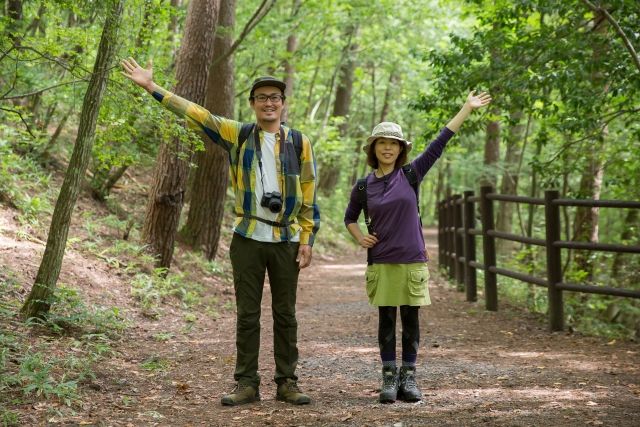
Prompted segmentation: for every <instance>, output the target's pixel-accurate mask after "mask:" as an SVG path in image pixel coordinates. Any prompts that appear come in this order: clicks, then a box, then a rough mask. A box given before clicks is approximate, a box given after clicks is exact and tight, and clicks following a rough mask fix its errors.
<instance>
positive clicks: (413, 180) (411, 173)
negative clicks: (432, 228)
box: [402, 164, 422, 227]
mask: <svg viewBox="0 0 640 427" xmlns="http://www.w3.org/2000/svg"><path fill="white" fill-rule="evenodd" d="M402 172H403V173H404V176H406V177H407V181H409V184H411V188H413V191H414V193H416V205H417V207H418V218H419V219H420V226H421V227H422V216H421V215H420V189H419V186H418V174H417V173H416V171H415V169H413V168H412V167H411V165H410V164H407V165H404V166H402Z"/></svg>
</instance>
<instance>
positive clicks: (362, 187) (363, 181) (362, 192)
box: [356, 177, 373, 234]
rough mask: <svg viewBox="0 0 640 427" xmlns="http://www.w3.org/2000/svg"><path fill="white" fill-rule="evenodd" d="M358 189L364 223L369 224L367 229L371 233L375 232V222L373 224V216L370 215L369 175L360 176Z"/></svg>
mask: <svg viewBox="0 0 640 427" xmlns="http://www.w3.org/2000/svg"><path fill="white" fill-rule="evenodd" d="M356 190H357V191H358V192H357V193H356V194H357V197H358V202H359V203H360V206H362V212H363V213H364V223H365V224H366V225H367V231H368V232H369V234H372V233H373V224H371V217H370V216H369V207H368V205H367V177H364V178H360V179H358V181H357V182H356Z"/></svg>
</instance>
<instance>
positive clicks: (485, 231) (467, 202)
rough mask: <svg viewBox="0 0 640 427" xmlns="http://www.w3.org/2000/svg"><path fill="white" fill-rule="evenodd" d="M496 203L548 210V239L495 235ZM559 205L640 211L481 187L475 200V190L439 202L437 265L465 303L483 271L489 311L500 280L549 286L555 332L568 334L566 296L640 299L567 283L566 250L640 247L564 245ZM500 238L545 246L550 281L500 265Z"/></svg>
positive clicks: (638, 294) (627, 204) (630, 205)
mask: <svg viewBox="0 0 640 427" xmlns="http://www.w3.org/2000/svg"><path fill="white" fill-rule="evenodd" d="M494 201H503V202H514V203H523V204H530V205H531V204H533V205H541V206H544V211H545V238H544V239H540V238H532V237H527V236H520V235H516V234H512V233H505V232H502V231H498V230H496V229H495V226H494V211H493V203H494ZM476 203H478V204H479V207H480V216H481V227H482V229H477V228H476V219H475V212H476V205H475V204H476ZM560 206H588V207H607V208H627V209H640V202H633V201H620V200H573V199H561V198H560V195H559V192H558V191H557V190H548V191H545V195H544V199H539V198H533V197H522V196H512V195H503V194H496V193H494V192H493V188H492V187H491V186H483V187H481V188H480V195H479V196H475V195H474V193H473V191H465V192H464V194H463V195H459V194H456V195H453V196H451V197H449V198H447V199H445V200H442V201H440V202H439V203H438V255H439V257H438V260H439V261H438V262H439V265H440V267H442V268H445V269H446V270H447V271H448V275H449V278H450V279H452V280H455V282H456V284H457V288H458V290H461V291H462V290H464V291H466V298H467V301H476V300H477V283H476V270H477V269H480V270H483V271H484V296H485V305H486V309H487V310H492V311H496V310H498V280H497V276H498V275H502V276H507V277H511V278H513V279H517V280H520V281H522V282H526V283H531V284H533V285H537V286H542V287H546V288H547V297H548V304H549V328H550V330H551V331H561V330H563V329H564V309H563V299H562V296H563V295H562V293H563V291H572V292H582V293H593V294H601V295H612V296H622V297H630V298H640V291H637V290H631V289H620V288H612V287H609V286H594V285H588V284H585V283H566V282H564V278H563V275H562V261H561V260H562V257H561V250H562V249H576V250H592V251H598V252H624V253H634V254H640V246H633V245H618V244H607V243H589V242H570V241H564V240H561V238H560ZM477 236H482V253H483V263H479V262H478V261H477V260H476V237H477ZM496 239H503V240H509V241H512V242H519V243H524V244H527V245H535V246H543V247H545V249H546V255H547V256H546V271H547V274H546V277H545V278H542V277H535V276H532V275H530V274H525V273H520V272H517V271H513V270H509V269H505V268H501V267H499V266H498V265H497V263H496V243H495V242H496Z"/></svg>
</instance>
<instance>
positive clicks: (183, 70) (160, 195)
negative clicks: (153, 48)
mask: <svg viewBox="0 0 640 427" xmlns="http://www.w3.org/2000/svg"><path fill="white" fill-rule="evenodd" d="M216 15H217V2H216V1H215V0H192V1H191V2H189V7H188V9H187V19H186V23H185V33H184V37H183V39H182V45H181V47H180V52H179V53H178V60H177V64H176V80H177V83H176V86H175V88H174V92H175V93H176V94H177V95H179V96H181V97H183V98H186V99H189V100H190V101H192V102H195V103H197V104H200V105H202V104H203V102H204V98H205V90H206V85H207V76H208V73H209V64H210V62H211V58H212V56H213V39H214V30H215V25H216ZM186 156H188V154H187V147H186V145H185V143H184V142H183V141H182V140H181V139H180V137H178V136H176V137H174V138H173V140H172V141H171V142H170V143H163V144H162V145H161V147H160V152H159V154H158V159H157V165H156V169H155V171H154V177H153V184H152V188H151V191H150V194H149V201H148V203H147V209H146V214H145V220H144V226H143V228H142V239H143V240H144V241H145V242H146V243H148V244H149V247H150V250H151V252H152V253H153V254H154V255H156V256H157V257H158V260H157V262H158V265H159V266H161V267H164V268H169V266H170V265H171V259H172V257H173V250H174V243H175V237H176V233H177V230H178V224H179V221H180V213H181V211H182V206H183V204H184V194H185V190H186V186H187V178H188V172H189V162H188V159H187V158H185V157H186Z"/></svg>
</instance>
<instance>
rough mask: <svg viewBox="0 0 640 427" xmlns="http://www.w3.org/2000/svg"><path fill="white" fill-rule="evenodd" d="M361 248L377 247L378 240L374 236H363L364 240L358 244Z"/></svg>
mask: <svg viewBox="0 0 640 427" xmlns="http://www.w3.org/2000/svg"><path fill="white" fill-rule="evenodd" d="M358 243H359V244H360V246H362V247H363V248H365V249H369V248H372V247H374V246H375V244H376V243H378V238H377V237H376V236H374V235H372V234H367V235H366V236H362V239H360V241H359V242H358Z"/></svg>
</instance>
